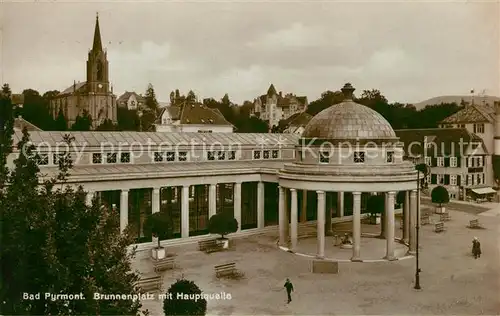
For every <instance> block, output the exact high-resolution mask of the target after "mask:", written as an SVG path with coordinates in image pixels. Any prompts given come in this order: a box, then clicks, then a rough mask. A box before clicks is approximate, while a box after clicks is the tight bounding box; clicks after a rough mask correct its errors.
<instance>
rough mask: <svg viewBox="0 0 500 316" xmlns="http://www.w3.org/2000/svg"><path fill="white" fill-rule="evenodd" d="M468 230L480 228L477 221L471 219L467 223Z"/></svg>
mask: <svg viewBox="0 0 500 316" xmlns="http://www.w3.org/2000/svg"><path fill="white" fill-rule="evenodd" d="M469 228H482V226H481V224H479V220H478V219H473V220H471V221H470V222H469Z"/></svg>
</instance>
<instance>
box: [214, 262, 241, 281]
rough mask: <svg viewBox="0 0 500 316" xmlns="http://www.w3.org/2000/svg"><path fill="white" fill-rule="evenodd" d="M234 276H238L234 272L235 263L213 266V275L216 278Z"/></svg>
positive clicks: (236, 272) (235, 271)
mask: <svg viewBox="0 0 500 316" xmlns="http://www.w3.org/2000/svg"><path fill="white" fill-rule="evenodd" d="M236 274H238V271H237V270H236V263H234V262H231V263H225V264H219V265H216V266H215V275H216V276H217V277H218V278H220V277H224V276H234V275H236Z"/></svg>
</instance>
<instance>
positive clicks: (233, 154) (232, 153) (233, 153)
mask: <svg viewBox="0 0 500 316" xmlns="http://www.w3.org/2000/svg"><path fill="white" fill-rule="evenodd" d="M227 159H228V160H235V159H236V151H234V150H232V151H229V152H228V153H227Z"/></svg>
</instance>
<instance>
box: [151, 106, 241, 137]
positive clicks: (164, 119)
mask: <svg viewBox="0 0 500 316" xmlns="http://www.w3.org/2000/svg"><path fill="white" fill-rule="evenodd" d="M155 128H156V131H157V132H185V133H232V132H233V131H234V126H233V125H232V124H231V123H229V122H228V121H227V120H226V119H225V118H224V115H222V113H221V112H220V111H219V110H218V109H212V108H209V107H207V106H205V105H203V104H201V103H194V104H186V105H183V106H166V107H164V108H162V109H161V112H160V114H159V116H158V119H157V121H156V124H155Z"/></svg>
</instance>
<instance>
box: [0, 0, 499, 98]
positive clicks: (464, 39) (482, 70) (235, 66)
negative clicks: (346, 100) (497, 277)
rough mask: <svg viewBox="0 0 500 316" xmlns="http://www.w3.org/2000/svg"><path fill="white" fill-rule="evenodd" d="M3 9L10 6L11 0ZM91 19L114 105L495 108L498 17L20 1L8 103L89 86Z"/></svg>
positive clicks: (11, 15)
mask: <svg viewBox="0 0 500 316" xmlns="http://www.w3.org/2000/svg"><path fill="white" fill-rule="evenodd" d="M7 1H8V0H7ZM96 12H99V23H100V28H101V36H102V41H103V45H104V46H105V48H106V49H107V54H108V60H109V67H110V68H109V69H110V81H111V83H112V84H113V86H114V93H115V94H117V95H118V96H119V95H121V94H122V93H123V92H125V91H135V92H137V93H144V92H145V90H146V87H147V85H148V83H152V84H153V86H154V88H155V91H156V94H157V98H158V100H159V101H163V102H166V101H168V100H169V95H170V92H171V91H172V90H174V89H179V90H180V91H181V92H183V93H187V92H188V91H189V90H193V91H195V93H196V94H197V95H198V96H199V97H200V98H208V97H213V98H215V99H220V98H222V96H223V95H224V94H225V93H228V94H229V97H230V99H231V100H232V101H233V102H235V103H239V104H241V103H242V102H243V101H244V100H253V99H254V98H256V97H258V96H259V95H261V94H264V93H265V92H266V91H267V89H268V87H269V85H270V84H271V83H273V84H274V86H275V87H276V89H277V90H278V91H283V93H289V92H291V93H294V94H296V95H306V96H307V97H308V99H309V101H310V102H311V101H313V100H315V99H317V98H319V97H320V95H321V93H322V92H324V91H326V90H333V91H335V90H339V89H340V88H341V87H342V86H343V85H344V83H346V82H350V83H352V84H353V86H354V87H355V88H356V89H357V93H358V94H359V93H361V92H362V90H369V89H378V90H380V91H381V92H382V94H384V95H385V96H386V97H387V98H388V99H389V100H390V101H391V102H396V101H397V102H402V103H417V102H420V101H423V100H425V99H428V98H431V97H435V96H441V95H469V94H470V90H471V89H475V90H476V92H479V91H483V90H485V92H486V94H488V95H496V96H500V65H499V63H500V62H499V60H500V22H499V21H500V5H499V3H498V2H497V1H490V2H484V1H483V2H471V1H468V2H463V1H461V2H451V1H447V2H444V1H443V2H437V1H427V2H423V1H411V0H408V1H398V2H395V1H391V2H389V1H384V2H376V1H363V2H355V1H352V2H334V1H314V0H308V1H234V2H230V1H205V2H202V1H197V2H195V1H190V2H187V1H175V2H167V1H163V2H162V1H155V2H139V1H129V2H117V1H113V0H108V1H105V2H104V1H89V2H86V3H85V2H82V1H65V2H62V1H54V0H53V1H50V2H43V1H38V2H33V1H26V2H20V1H17V2H15V3H13V2H9V3H3V4H2V6H1V7H0V26H1V28H0V32H1V33H0V34H1V37H0V38H1V48H2V49H1V50H0V70H1V71H0V75H1V79H2V83H9V85H10V86H11V89H12V90H13V92H15V93H16V92H22V90H24V89H27V88H31V89H35V90H38V91H40V92H41V93H43V92H45V91H47V90H61V91H62V90H63V89H65V88H67V87H69V86H71V85H72V84H73V82H74V80H76V81H84V80H85V79H86V74H85V71H86V68H85V67H86V60H87V53H88V50H89V49H90V48H91V46H92V37H93V34H94V24H95V19H96Z"/></svg>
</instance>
